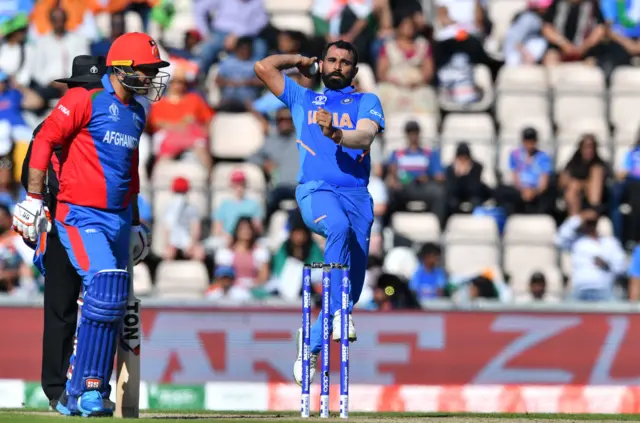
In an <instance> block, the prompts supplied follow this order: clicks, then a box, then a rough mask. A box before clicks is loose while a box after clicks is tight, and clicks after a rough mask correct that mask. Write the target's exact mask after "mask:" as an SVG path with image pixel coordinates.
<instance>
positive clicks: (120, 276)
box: [67, 270, 130, 397]
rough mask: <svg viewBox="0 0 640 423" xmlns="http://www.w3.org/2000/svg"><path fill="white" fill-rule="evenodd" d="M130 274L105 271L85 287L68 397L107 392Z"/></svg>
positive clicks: (125, 304) (124, 271)
mask: <svg viewBox="0 0 640 423" xmlns="http://www.w3.org/2000/svg"><path fill="white" fill-rule="evenodd" d="M129 283H130V280H129V273H127V271H126V270H103V271H100V272H98V273H96V275H95V276H94V277H93V279H92V280H91V283H90V284H89V285H87V286H86V287H85V291H84V305H83V306H82V311H81V313H80V324H79V326H78V345H77V350H76V353H77V354H76V356H75V357H74V359H73V369H72V374H71V378H70V379H69V380H68V381H67V393H68V394H69V395H70V396H76V397H77V396H78V395H81V394H82V393H83V392H86V391H100V392H103V393H104V392H106V391H107V390H108V389H109V380H110V379H111V372H112V370H113V358H114V356H115V349H116V340H117V337H118V333H119V330H120V325H121V323H122V318H123V316H124V313H125V308H126V306H127V297H128V295H129Z"/></svg>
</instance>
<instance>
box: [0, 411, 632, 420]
mask: <svg viewBox="0 0 640 423" xmlns="http://www.w3.org/2000/svg"><path fill="white" fill-rule="evenodd" d="M69 419H73V418H69V417H64V416H60V415H58V414H56V413H54V412H52V411H44V410H27V409H13V410H0V423H58V422H63V421H66V422H67V423H68V422H69ZM105 420H112V419H105V418H101V419H100V420H99V421H102V422H103V421H105ZM113 420H115V419H113ZM122 420H127V421H131V422H139V423H164V422H180V423H185V420H189V421H198V422H203V423H204V422H208V423H236V422H241V421H244V422H246V421H251V420H254V421H255V423H285V422H286V423H293V422H295V423H307V422H309V421H310V420H311V421H323V420H325V419H320V418H319V417H318V416H317V415H315V416H312V417H311V418H310V419H301V418H300V414H299V413H294V412H241V411H229V412H219V411H211V412H205V411H194V412H189V411H167V412H158V411H154V412H144V413H141V415H140V418H139V419H117V420H116V421H122ZM331 420H339V421H341V419H340V417H339V416H338V415H337V414H335V415H334V414H332V415H331ZM349 420H355V421H357V422H358V423H400V422H411V423H413V422H416V423H417V422H421V423H422V422H424V423H535V422H540V423H551V422H550V421H551V420H560V421H562V422H567V423H568V422H581V421H593V422H609V423H615V422H629V421H639V422H640V415H635V414H480V413H355V412H354V413H350V415H349Z"/></svg>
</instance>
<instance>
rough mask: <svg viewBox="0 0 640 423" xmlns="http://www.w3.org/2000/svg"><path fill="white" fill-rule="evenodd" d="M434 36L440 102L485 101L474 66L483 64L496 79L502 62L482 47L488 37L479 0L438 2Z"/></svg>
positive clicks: (486, 21)
mask: <svg viewBox="0 0 640 423" xmlns="http://www.w3.org/2000/svg"><path fill="white" fill-rule="evenodd" d="M439 1H440V2H439V7H438V9H437V12H436V13H437V17H436V24H437V25H438V29H437V30H436V31H435V33H434V37H433V38H434V42H433V61H434V63H435V68H436V76H437V79H438V88H439V91H440V96H441V99H442V100H443V101H445V102H447V103H451V104H456V105H468V104H472V103H475V102H478V101H480V100H481V99H482V97H483V95H482V94H483V93H482V90H481V89H480V87H478V86H477V84H476V80H475V73H474V67H475V66H476V65H478V64H484V65H486V66H488V67H489V70H490V71H491V74H492V76H493V78H494V79H495V78H496V77H497V74H498V70H499V69H500V67H501V66H502V65H503V62H501V61H499V60H496V59H493V58H491V57H490V56H489V55H488V54H487V52H486V51H485V49H484V47H483V41H482V40H483V38H484V36H485V35H488V34H489V27H490V23H489V21H488V20H487V19H486V16H485V13H484V9H483V8H482V6H481V4H480V0H439Z"/></svg>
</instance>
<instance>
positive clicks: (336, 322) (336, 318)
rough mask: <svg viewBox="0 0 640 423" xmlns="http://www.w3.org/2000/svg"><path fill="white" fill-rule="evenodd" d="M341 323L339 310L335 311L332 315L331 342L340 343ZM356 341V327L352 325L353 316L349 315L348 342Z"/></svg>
mask: <svg viewBox="0 0 640 423" xmlns="http://www.w3.org/2000/svg"><path fill="white" fill-rule="evenodd" d="M341 321H342V317H341V316H340V310H338V311H336V312H335V313H334V314H333V335H332V336H333V340H334V341H335V342H340V326H341V325H340V323H341ZM357 340H358V335H356V327H355V326H354V325H353V316H352V315H349V342H355V341H357Z"/></svg>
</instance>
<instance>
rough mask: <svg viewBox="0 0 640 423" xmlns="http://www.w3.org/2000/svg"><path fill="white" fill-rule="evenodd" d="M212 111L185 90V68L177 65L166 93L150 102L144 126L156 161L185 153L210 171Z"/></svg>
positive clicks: (197, 97) (201, 100) (187, 85)
mask: <svg viewBox="0 0 640 423" xmlns="http://www.w3.org/2000/svg"><path fill="white" fill-rule="evenodd" d="M212 117H213V111H212V110H211V108H210V107H209V105H208V104H207V103H206V101H204V99H203V98H202V97H201V96H200V95H199V94H198V93H197V92H194V91H189V83H188V82H187V77H186V72H185V69H184V68H183V67H181V66H178V67H177V68H176V69H175V70H174V72H173V75H172V77H171V81H170V83H169V87H168V88H167V93H166V95H165V96H164V97H162V98H161V99H160V101H157V102H155V103H152V104H151V110H150V112H149V119H148V125H149V128H150V130H151V133H152V134H153V141H154V144H155V145H156V146H157V148H156V150H157V153H156V158H157V159H158V160H172V159H178V158H181V157H183V156H184V155H185V154H187V153H191V154H193V156H195V158H196V159H197V160H198V161H199V162H200V164H201V165H202V166H204V167H205V168H206V169H207V170H211V166H212V163H211V153H210V152H209V124H210V122H211V119H212Z"/></svg>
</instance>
